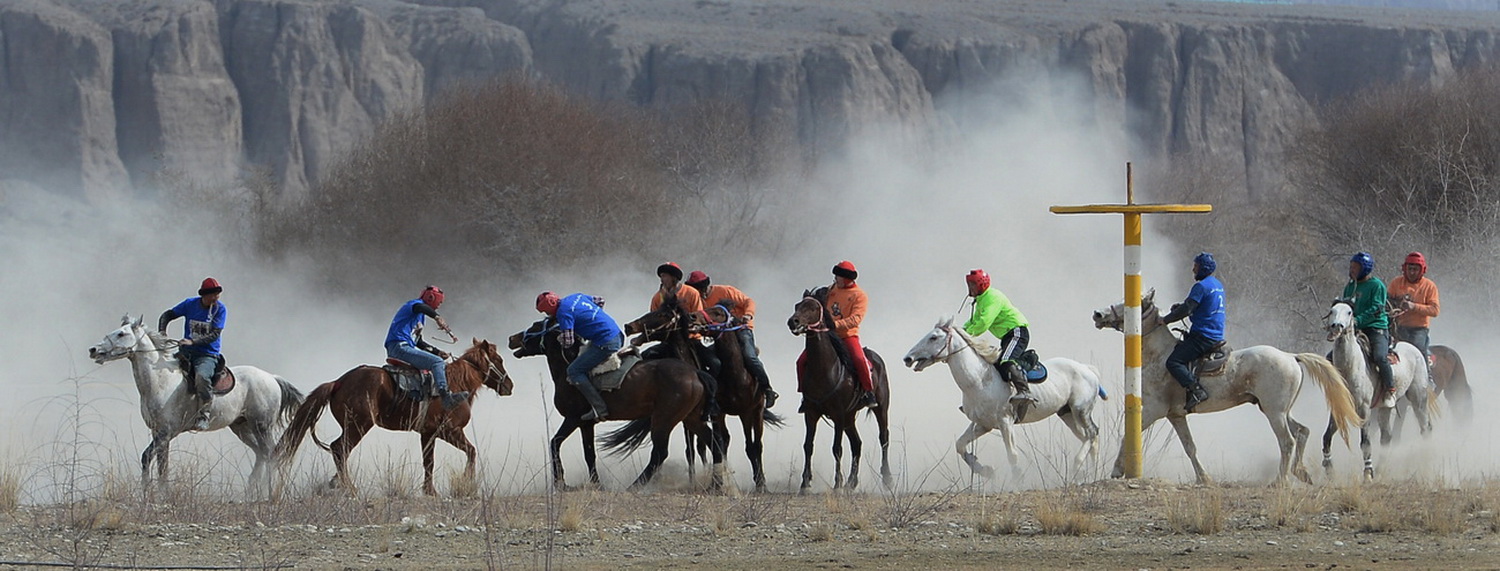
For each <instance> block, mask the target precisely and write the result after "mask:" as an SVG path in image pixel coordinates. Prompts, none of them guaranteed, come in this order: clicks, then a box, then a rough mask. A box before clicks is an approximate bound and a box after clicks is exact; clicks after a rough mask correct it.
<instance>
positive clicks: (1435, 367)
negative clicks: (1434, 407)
mask: <svg viewBox="0 0 1500 571" xmlns="http://www.w3.org/2000/svg"><path fill="white" fill-rule="evenodd" d="M1427 350H1428V351H1429V352H1431V353H1432V369H1431V370H1430V371H1429V373H1431V374H1432V382H1433V384H1435V385H1437V394H1440V395H1443V398H1445V399H1447V400H1448V406H1450V407H1452V408H1453V412H1454V414H1455V415H1456V416H1457V417H1458V422H1459V424H1460V425H1462V426H1465V427H1467V426H1468V425H1469V421H1470V420H1471V419H1473V418H1474V391H1473V389H1472V388H1470V387H1469V376H1468V374H1467V373H1465V372H1464V360H1463V358H1462V357H1459V356H1458V351H1454V350H1453V348H1452V347H1449V346H1447V345H1433V346H1431V347H1428V348H1427Z"/></svg>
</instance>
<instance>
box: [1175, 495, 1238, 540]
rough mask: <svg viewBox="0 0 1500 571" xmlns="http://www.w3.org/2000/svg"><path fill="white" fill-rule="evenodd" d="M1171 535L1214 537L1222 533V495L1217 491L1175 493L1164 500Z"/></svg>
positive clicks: (1223, 516) (1223, 518)
mask: <svg viewBox="0 0 1500 571" xmlns="http://www.w3.org/2000/svg"><path fill="white" fill-rule="evenodd" d="M1166 504H1167V505H1166V515H1167V529H1170V530H1172V533H1193V534H1198V535H1214V534H1216V533H1219V532H1221V531H1224V520H1225V517H1226V515H1225V512H1224V495H1223V494H1222V493H1221V492H1219V491H1218V490H1205V491H1202V492H1196V491H1194V492H1187V493H1185V494H1184V493H1177V494H1174V495H1173V496H1170V497H1168V498H1167V500H1166Z"/></svg>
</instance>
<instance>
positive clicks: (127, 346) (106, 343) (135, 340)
mask: <svg viewBox="0 0 1500 571" xmlns="http://www.w3.org/2000/svg"><path fill="white" fill-rule="evenodd" d="M144 322H145V316H141V317H137V318H136V319H135V320H134V321H131V319H130V316H129V315H126V316H125V317H122V318H121V319H120V328H119V329H116V330H114V331H111V332H109V333H106V334H105V335H104V340H103V341H100V342H99V343H98V344H96V345H94V346H93V347H89V358H90V359H93V360H94V362H95V363H98V364H101V365H102V364H104V363H107V362H109V361H113V360H115V359H119V358H121V357H125V356H128V355H130V354H131V353H134V352H136V351H151V350H155V349H156V348H157V347H158V346H160V345H165V344H166V340H165V339H158V337H159V336H154V335H153V334H152V333H151V332H150V331H149V330H148V329H147V328H146V326H145V323H144Z"/></svg>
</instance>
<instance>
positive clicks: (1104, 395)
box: [1099, 385, 1109, 400]
mask: <svg viewBox="0 0 1500 571" xmlns="http://www.w3.org/2000/svg"><path fill="white" fill-rule="evenodd" d="M1099 398H1100V399H1102V400H1109V393H1107V392H1104V385H1099Z"/></svg>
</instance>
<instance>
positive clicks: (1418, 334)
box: [1396, 325, 1432, 357]
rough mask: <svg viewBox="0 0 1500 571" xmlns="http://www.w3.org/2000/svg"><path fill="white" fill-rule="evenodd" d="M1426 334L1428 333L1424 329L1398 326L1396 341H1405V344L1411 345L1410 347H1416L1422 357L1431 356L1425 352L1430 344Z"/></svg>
mask: <svg viewBox="0 0 1500 571" xmlns="http://www.w3.org/2000/svg"><path fill="white" fill-rule="evenodd" d="M1427 333H1428V331H1427V328H1426V327H1402V326H1400V325H1397V326H1396V340H1397V341H1405V342H1407V343H1411V344H1412V345H1416V346H1417V348H1418V349H1421V350H1422V356H1423V357H1431V356H1432V354H1431V353H1429V352H1428V351H1427V347H1428V344H1429V343H1431V341H1430V340H1429V338H1428V335H1427Z"/></svg>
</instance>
